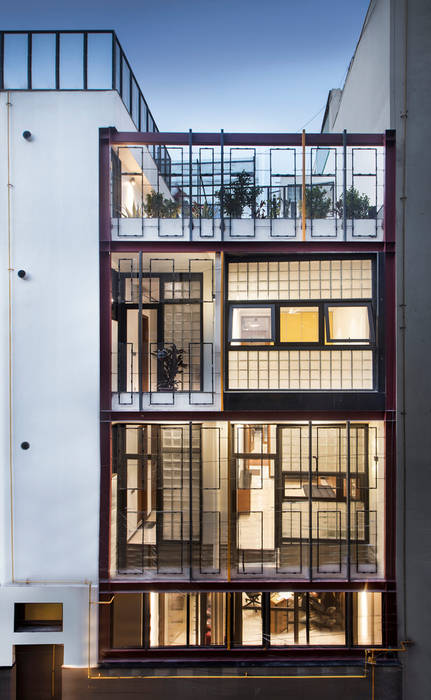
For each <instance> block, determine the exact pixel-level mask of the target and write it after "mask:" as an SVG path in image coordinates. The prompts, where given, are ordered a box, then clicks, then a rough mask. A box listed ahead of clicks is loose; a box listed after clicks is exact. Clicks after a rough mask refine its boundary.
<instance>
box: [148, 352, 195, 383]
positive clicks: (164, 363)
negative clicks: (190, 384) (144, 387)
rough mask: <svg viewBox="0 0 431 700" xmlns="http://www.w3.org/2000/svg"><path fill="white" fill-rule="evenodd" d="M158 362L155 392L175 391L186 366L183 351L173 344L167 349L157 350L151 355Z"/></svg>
mask: <svg viewBox="0 0 431 700" xmlns="http://www.w3.org/2000/svg"><path fill="white" fill-rule="evenodd" d="M151 354H152V355H153V356H154V357H156V358H157V361H158V372H157V375H158V381H157V391H177V389H178V385H179V384H180V382H181V376H179V375H181V374H182V373H183V371H184V368H185V367H187V365H186V364H185V362H184V359H183V358H184V350H180V349H179V348H177V346H176V345H175V343H172V345H170V346H169V347H162V348H158V349H157V350H156V351H155V352H152V353H151Z"/></svg>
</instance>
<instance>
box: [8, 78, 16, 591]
mask: <svg viewBox="0 0 431 700" xmlns="http://www.w3.org/2000/svg"><path fill="white" fill-rule="evenodd" d="M6 107H7V127H6V131H7V137H6V138H7V249H8V253H7V255H8V403H9V498H10V558H11V581H12V583H14V581H15V554H14V541H15V538H14V500H13V492H14V486H13V477H14V474H13V466H14V465H13V427H14V425H13V410H12V408H13V372H12V350H13V338H12V328H13V325H12V272H13V268H12V183H11V172H12V167H11V107H12V103H11V101H10V92H8V93H7V102H6Z"/></svg>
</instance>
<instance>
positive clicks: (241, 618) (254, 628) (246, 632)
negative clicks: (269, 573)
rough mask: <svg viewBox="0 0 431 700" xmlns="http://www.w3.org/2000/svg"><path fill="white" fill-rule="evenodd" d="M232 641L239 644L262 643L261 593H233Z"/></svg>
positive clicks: (256, 644)
mask: <svg viewBox="0 0 431 700" xmlns="http://www.w3.org/2000/svg"><path fill="white" fill-rule="evenodd" d="M233 598H234V603H235V604H234V641H235V644H237V645H241V646H261V645H262V594H261V593H234V594H233Z"/></svg>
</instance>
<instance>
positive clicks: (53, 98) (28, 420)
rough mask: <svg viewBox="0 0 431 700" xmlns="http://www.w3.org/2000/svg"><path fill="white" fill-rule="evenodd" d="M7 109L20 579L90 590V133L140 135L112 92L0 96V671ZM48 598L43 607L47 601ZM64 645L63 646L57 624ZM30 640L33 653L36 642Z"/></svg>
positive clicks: (93, 139)
mask: <svg viewBox="0 0 431 700" xmlns="http://www.w3.org/2000/svg"><path fill="white" fill-rule="evenodd" d="M8 100H9V102H10V103H11V107H10V173H11V174H10V182H11V185H12V187H11V188H10V193H11V217H10V221H11V225H10V235H11V252H12V264H11V267H12V268H13V272H12V274H11V280H12V401H13V410H12V473H13V484H12V491H13V526H14V568H15V571H14V579H15V581H20V580H24V581H25V580H28V579H30V580H34V581H39V580H42V581H56V582H60V581H61V582H66V583H67V582H76V583H78V582H84V581H93V582H95V581H97V570H98V542H99V540H98V536H99V523H98V518H99V478H100V469H99V465H100V458H99V452H100V449H99V422H98V421H99V275H98V239H99V221H98V212H99V209H98V199H99V195H98V171H99V160H98V159H99V140H98V130H99V127H103V126H116V127H117V129H119V130H125V131H134V130H135V127H134V125H133V123H132V121H131V119H130V117H129V115H128V114H127V112H126V109H125V108H124V106H123V104H122V102H121V100H120V98H119V96H118V95H117V93H115V92H88V93H84V92H11V93H10V94H8V93H3V94H1V95H0V163H1V165H0V168H1V169H0V246H1V249H0V254H1V259H2V261H3V264H2V267H1V278H0V288H1V294H0V299H1V301H0V304H1V307H0V314H1V316H0V318H1V329H2V337H1V341H0V342H1V344H0V371H1V375H2V377H3V378H4V381H3V382H2V383H1V389H0V392H1V393H0V426H1V428H0V430H1V432H0V531H1V535H0V537H1V541H0V583H1V584H2V586H3V587H7V588H8V590H7V591H6V590H5V588H0V597H1V598H2V600H3V606H4V605H6V612H4V611H3V615H5V616H6V618H5V619H6V620H7V624H6V626H2V632H3V635H2V636H3V640H2V645H1V646H0V666H2V665H9V664H10V663H11V645H12V643H14V641H15V640H14V638H13V637H12V636H11V634H10V633H11V630H12V629H13V627H12V628H11V627H10V619H11V617H10V616H11V614H12V616H13V600H14V599H18V598H17V597H16V596H17V595H18V594H17V591H18V588H16V587H12V586H11V583H12V570H11V552H10V528H11V513H10V497H9V487H10V482H9V405H8V403H9V399H8V382H7V377H8V333H7V329H8V271H7V233H8V217H7V189H8V188H7V169H6V164H7V107H6V103H7V101H8ZM26 129H28V130H29V131H31V132H32V134H33V138H32V140H31V141H30V142H28V141H26V140H25V139H24V138H23V137H22V132H23V131H24V130H26ZM20 268H23V269H25V270H26V271H27V278H26V279H24V280H21V279H19V278H18V277H17V270H18V269H20ZM23 441H28V442H29V443H30V449H29V450H27V451H24V450H22V449H21V448H20V444H21V442H23ZM29 588H30V587H27V589H26V595H30V594H32V595H31V599H33V591H32V590H31V591H30V590H29ZM19 590H21V589H19ZM73 590H76V589H63V588H62V589H61V590H60V591H59V593H58V597H57V598H56V600H55V602H65V601H66V598H67V596H72V597H73V595H75V594H73V593H72V592H71V591H73ZM47 595H48V598H46V597H44V598H42V599H44V600H47V599H50V598H51V594H50V593H48V594H47ZM75 598H76V595H75ZM20 599H22V598H20ZM78 599H79V596H78ZM78 599H76V600H78ZM5 600H7V602H6V603H5ZM28 602H31V600H29V601H28ZM76 605H77V606H78V607H79V604H78V602H76ZM85 606H86V607H85V610H84V611H83V612H82V614H83V615H87V614H88V602H87V603H86V604H85ZM11 610H12V613H11ZM73 617H74V619H76V617H77V616H76V615H75V614H74V616H73ZM78 618H79V615H78ZM63 634H64V638H65V639H66V640H68V639H69V637H68V629H67V625H66V621H65V629H64V633H63ZM20 639H23V637H22V636H21V637H20ZM31 639H32V640H33V643H34V642H35V640H36V637H35V635H32V636H31ZM43 639H47V638H46V637H45V636H44V637H43ZM5 640H7V641H5ZM70 640H71V641H70V644H71V645H72V647H73V646H75V647H76V645H77V644H78V645H82V644H84V645H85V643H86V640H85V639H84V637H83V635H82V634H81V631H80V629H79V625H78V626H77V625H75V626H74V627H73V628H72V627H71V631H70ZM67 645H68V642H66V647H65V663H80V661H79V660H78V661H77V660H76V659H78V657H79V654H78V655H77V653H76V649H75V651H73V652H72V651H71V652H69V650H68V648H67ZM71 657H72V658H73V659H75V661H73V660H72V661H71V660H70V658H71ZM68 659H69V661H68ZM81 661H82V659H81Z"/></svg>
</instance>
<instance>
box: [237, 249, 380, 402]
mask: <svg viewBox="0 0 431 700" xmlns="http://www.w3.org/2000/svg"><path fill="white" fill-rule="evenodd" d="M374 266H375V263H374V261H373V260H371V259H362V258H361V259H347V260H345V259H339V260H337V259H335V260H323V259H320V260H314V259H312V260H299V261H298V260H279V261H266V262H260V261H259V262H258V261H256V262H229V263H228V275H227V278H228V285H227V286H228V290H227V292H228V300H227V307H228V314H229V333H228V335H227V382H226V384H227V387H226V388H227V390H228V391H256V390H257V391H280V390H284V391H313V390H315V391H322V390H324V391H365V390H368V391H369V390H372V389H375V388H376V386H377V384H378V382H377V380H378V377H377V374H376V368H377V366H378V364H377V361H376V360H377V357H378V352H377V349H376V347H375V346H376V333H375V316H376V313H377V310H376V309H377V299H376V295H375V286H374V279H375V278H376V275H375V272H374V271H373V268H374ZM263 299H265V300H267V301H268V302H270V303H268V304H266V305H264V304H263V303H262V300H263ZM239 300H241V301H245V300H246V301H247V303H242V304H241V305H239V304H237V301H239ZM270 319H271V320H270ZM270 324H271V332H270ZM268 345H270V346H271V347H268V348H265V346H268ZM247 346H254V347H247ZM380 385H381V381H380Z"/></svg>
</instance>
